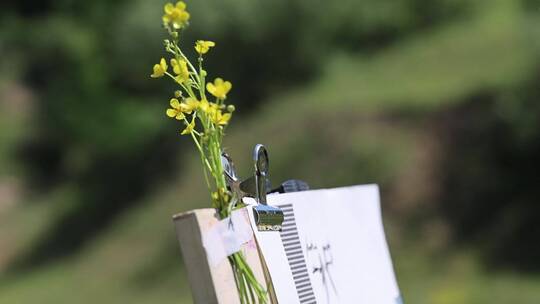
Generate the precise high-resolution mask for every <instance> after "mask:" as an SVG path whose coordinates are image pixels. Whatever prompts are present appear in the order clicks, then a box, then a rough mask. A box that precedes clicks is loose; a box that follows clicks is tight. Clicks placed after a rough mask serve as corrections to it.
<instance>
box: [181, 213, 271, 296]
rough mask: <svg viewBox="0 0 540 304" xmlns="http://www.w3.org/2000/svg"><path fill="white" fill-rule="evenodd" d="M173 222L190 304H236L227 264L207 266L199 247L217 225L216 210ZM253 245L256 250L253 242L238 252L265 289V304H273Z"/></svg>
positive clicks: (269, 288) (262, 261)
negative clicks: (266, 295) (191, 298)
mask: <svg viewBox="0 0 540 304" xmlns="http://www.w3.org/2000/svg"><path fill="white" fill-rule="evenodd" d="M173 221H174V224H175V229H176V235H177V238H178V241H179V243H180V248H181V251H182V256H183V257H184V264H185V265H186V268H187V272H188V279H189V284H190V287H191V292H192V294H193V299H194V302H195V303H196V304H199V303H200V304H218V303H219V304H240V298H239V295H238V292H237V287H236V284H235V280H234V274H233V270H232V267H231V265H230V264H229V261H228V260H227V259H225V260H223V261H222V262H221V263H219V264H218V265H217V266H211V265H210V263H209V261H208V258H207V255H206V251H205V248H204V246H203V239H202V238H203V235H204V234H205V233H206V232H207V231H209V230H210V228H211V227H212V226H213V225H215V224H216V223H218V221H219V218H218V216H217V213H216V210H215V209H211V208H207V209H197V210H192V211H188V212H184V213H180V214H176V215H174V216H173ZM254 244H255V246H256V242H255V240H253V242H252V243H251V244H249V243H248V244H245V245H244V246H243V248H242V251H243V252H244V255H245V257H246V261H247V262H248V264H249V265H250V266H251V269H252V270H253V273H254V275H255V277H256V278H257V281H258V282H260V283H261V284H262V285H263V286H266V287H267V288H268V290H269V298H270V300H269V301H268V303H277V300H276V299H275V295H274V292H273V290H272V288H271V285H272V284H271V283H270V282H271V280H270V278H269V276H268V271H265V270H264V269H265V266H264V260H263V259H261V256H260V254H259V250H258V249H257V248H258V246H256V247H257V248H253V245H254ZM249 246H251V247H249Z"/></svg>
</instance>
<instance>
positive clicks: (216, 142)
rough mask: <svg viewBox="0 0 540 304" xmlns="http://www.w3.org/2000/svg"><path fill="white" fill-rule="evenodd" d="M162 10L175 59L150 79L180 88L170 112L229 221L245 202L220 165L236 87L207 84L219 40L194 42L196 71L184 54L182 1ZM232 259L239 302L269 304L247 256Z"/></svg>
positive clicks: (163, 61) (215, 204)
mask: <svg viewBox="0 0 540 304" xmlns="http://www.w3.org/2000/svg"><path fill="white" fill-rule="evenodd" d="M163 11H164V15H163V17H162V22H163V27H164V28H165V29H166V30H167V32H168V34H169V36H170V38H169V39H165V40H164V46H165V51H166V52H167V54H168V55H169V57H170V58H167V59H166V58H161V59H160V60H159V62H158V63H157V64H155V65H154V66H153V69H152V74H151V75H150V77H152V78H162V77H165V76H166V77H168V78H170V79H171V80H172V81H173V82H174V83H175V85H177V86H178V88H177V89H176V90H175V91H174V97H172V98H171V99H170V100H169V108H167V109H166V111H165V114H166V116H168V117H170V118H172V119H175V120H176V121H179V122H180V123H181V124H182V127H181V128H180V130H179V134H181V135H186V136H189V137H191V138H192V140H193V142H194V144H195V146H196V147H197V150H198V151H199V155H200V158H201V163H202V165H203V170H204V176H205V180H206V184H207V186H208V190H209V192H210V198H211V200H212V207H214V208H216V209H217V210H218V213H219V215H220V216H221V218H225V217H228V216H229V215H230V213H231V212H232V210H233V209H234V208H235V206H236V205H237V203H240V202H238V198H237V197H235V195H234V194H233V193H231V192H230V191H229V190H228V189H227V184H226V181H225V177H224V175H223V164H222V163H221V153H222V142H223V136H224V135H225V129H226V127H227V126H228V124H229V122H230V120H231V118H232V115H233V112H234V110H235V107H234V105H231V104H226V103H225V101H226V99H227V94H228V93H229V91H230V90H231V88H232V84H231V82H229V81H226V80H223V79H222V78H220V77H216V78H215V79H214V80H213V81H211V82H208V83H207V82H206V77H207V72H206V70H205V69H204V66H203V62H204V56H206V55H207V54H208V53H209V51H210V50H211V49H212V48H213V47H215V46H216V43H215V42H213V41H207V40H197V41H196V42H195V44H194V46H193V48H194V49H195V52H196V53H197V55H198V56H197V67H195V66H194V65H193V64H192V63H191V61H190V60H189V59H188V57H187V56H186V55H185V53H184V52H183V51H182V48H181V44H180V38H181V36H182V31H183V30H185V29H186V27H187V26H188V25H189V20H190V17H191V15H190V14H189V12H188V11H187V6H186V4H185V3H184V2H183V1H178V2H176V3H175V4H173V3H167V4H165V6H164V8H163ZM191 51H193V49H191ZM169 67H170V69H169ZM207 93H208V96H207ZM208 97H210V99H209V98H208ZM229 261H230V263H231V265H232V268H233V270H234V272H235V279H236V285H237V288H238V292H239V295H240V302H241V303H266V302H267V292H266V291H265V289H264V288H263V287H262V286H261V284H260V283H259V282H257V280H256V279H255V276H254V275H253V272H252V270H251V268H250V267H249V265H248V264H247V262H246V260H245V258H244V256H243V254H242V253H241V252H237V253H234V254H233V255H231V256H229Z"/></svg>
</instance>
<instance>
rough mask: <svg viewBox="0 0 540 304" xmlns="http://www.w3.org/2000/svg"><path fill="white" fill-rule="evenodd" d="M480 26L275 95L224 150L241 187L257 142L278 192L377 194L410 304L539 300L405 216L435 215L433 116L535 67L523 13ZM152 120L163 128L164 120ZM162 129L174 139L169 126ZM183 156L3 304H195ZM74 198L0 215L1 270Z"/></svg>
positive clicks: (62, 192) (525, 282)
mask: <svg viewBox="0 0 540 304" xmlns="http://www.w3.org/2000/svg"><path fill="white" fill-rule="evenodd" d="M475 14H476V15H474V17H471V18H464V19H460V20H456V21H453V22H450V23H448V24H447V25H444V26H441V27H440V28H437V29H436V30H425V31H419V32H418V33H417V34H415V35H412V36H411V37H408V38H406V39H404V40H403V41H401V42H399V43H396V44H394V45H392V46H390V47H388V48H386V49H384V50H383V51H380V52H377V53H375V54H370V55H358V54H356V55H352V54H351V53H345V52H344V53H343V54H342V55H339V56H332V57H331V58H326V59H325V60H324V62H323V63H321V64H323V65H324V66H323V69H322V71H323V72H322V73H321V75H320V76H319V77H317V78H316V79H315V80H314V81H313V82H311V83H309V84H306V85H305V86H303V87H302V88H299V89H294V90H289V91H286V92H281V93H279V94H274V95H272V96H271V97H269V98H268V100H265V101H264V102H263V103H262V104H261V105H260V106H258V107H257V108H255V109H253V111H252V114H251V115H250V116H248V117H242V118H241V119H239V118H238V117H235V118H236V119H233V122H232V125H231V128H230V129H229V131H228V135H227V137H226V143H225V144H226V146H227V147H228V152H229V153H230V154H231V155H232V156H233V157H234V159H235V160H236V163H237V166H239V168H238V170H239V172H240V174H241V175H242V176H245V175H246V174H247V172H249V169H248V168H249V162H248V159H249V155H250V151H251V148H252V147H253V145H254V144H256V143H259V142H260V143H264V144H266V145H267V147H268V149H269V153H270V160H271V164H270V166H271V169H270V172H271V177H272V179H273V180H274V182H278V181H281V180H284V179H287V178H300V179H305V180H307V181H308V182H309V183H310V184H311V186H312V187H313V188H321V187H334V186H342V185H352V184H361V183H371V182H377V183H380V184H381V186H382V190H383V195H382V199H383V211H384V217H385V218H384V219H385V222H386V223H385V224H386V230H387V233H388V239H389V245H390V251H391V253H392V256H393V259H394V265H395V267H396V272H397V277H398V282H399V285H400V287H401V289H402V292H403V295H404V300H405V303H415V304H424V303H425V304H444V303H449V304H450V303H464V304H466V303H471V304H473V303H490V304H494V303H501V304H502V303H524V304H525V303H535V302H536V301H537V299H538V298H539V297H540V288H539V286H540V277H538V276H537V275H534V274H531V275H527V276H524V275H521V274H517V273H513V272H512V271H509V270H508V271H507V270H494V271H489V272H488V271H486V269H485V268H483V266H482V264H480V263H479V262H478V261H479V259H480V256H479V254H478V253H477V252H476V249H475V248H469V246H464V247H462V248H457V249H454V248H452V249H448V248H447V247H445V246H446V245H445V243H444V240H442V239H444V238H445V237H448V233H447V232H446V229H447V228H445V226H444V223H443V224H441V222H443V221H442V220H441V219H440V218H435V219H434V220H430V221H427V224H426V223H424V224H422V225H420V224H418V221H417V220H418V218H421V215H420V216H417V215H414V216H413V215H411V214H413V213H415V212H413V211H414V208H433V206H432V205H433V204H434V202H433V201H431V199H432V196H430V195H431V191H434V190H433V188H434V187H436V186H437V184H436V183H432V180H431V178H432V176H433V174H434V171H436V168H434V167H433V166H432V165H433V164H436V162H437V159H438V153H440V151H438V150H437V149H435V148H434V149H431V148H430V147H433V145H434V143H437V142H438V138H436V133H433V132H432V131H433V129H432V127H433V125H434V122H436V121H437V118H438V117H439V116H440V115H441V113H444V112H445V111H447V110H448V109H452V108H453V107H456V106H459V105H460V104H462V103H464V102H465V101H466V100H467V99H468V98H470V97H471V96H474V95H475V94H478V93H479V92H482V91H485V90H495V91H497V90H505V89H506V88H512V87H514V86H516V84H518V83H520V82H522V81H523V79H527V78H528V77H531V74H532V73H533V69H534V67H537V66H538V65H537V62H536V60H537V58H538V56H537V53H535V50H534V49H533V48H531V45H530V39H529V35H530V33H529V31H528V30H527V29H526V27H524V24H531V23H530V22H532V21H530V20H529V19H528V17H527V16H524V15H523V13H521V11H520V10H519V9H518V6H517V4H514V2H513V1H498V2H494V3H492V4H490V8H489V9H485V10H482V11H481V13H480V12H478V13H475ZM509 54H511V55H509ZM141 77H142V76H141ZM235 90H242V83H235ZM164 107H165V104H164ZM149 111H151V114H152V115H155V116H163V119H164V120H165V119H166V118H165V117H164V115H163V109H153V108H152V109H150V110H149ZM0 115H4V114H3V113H2V114H0ZM8 122H9V121H8V120H0V124H2V125H4V124H8ZM169 127H170V130H171V132H175V128H176V126H175V125H174V124H173V123H172V122H171V123H170V124H169ZM0 132H5V131H0ZM178 140H187V139H185V138H179V139H178ZM6 142H7V141H6ZM185 147H186V148H185V149H184V150H182V151H180V153H179V154H178V155H170V157H175V158H181V162H182V165H183V166H182V167H181V168H180V167H174V166H172V167H169V168H168V170H171V171H177V170H178V171H180V172H181V173H180V174H178V175H177V176H176V177H175V178H171V179H170V180H168V181H167V182H162V183H160V184H159V185H158V186H157V187H156V188H155V189H154V190H153V191H152V193H151V194H150V195H147V196H146V197H143V198H142V199H141V200H142V201H141V202H140V203H139V204H138V205H137V206H135V207H133V208H131V209H130V210H129V212H125V213H124V214H122V215H121V216H120V217H118V218H116V219H114V223H113V224H112V225H110V226H109V227H110V228H109V229H108V230H107V231H105V233H102V234H100V235H98V236H97V237H96V238H94V239H93V240H92V241H91V242H89V243H88V244H86V245H85V246H84V247H83V248H82V250H81V251H79V252H78V253H76V254H74V255H71V256H69V257H68V258H64V259H61V260H58V261H55V262H53V263H49V264H46V265H44V266H40V267H37V268H30V269H28V270H25V271H4V272H1V273H0V303H6V304H7V303H34V302H38V303H81V304H85V303H101V302H103V303H190V302H191V295H190V291H189V286H188V284H187V277H186V273H185V270H184V266H183V263H189V261H182V259H181V256H180V252H179V249H178V244H177V242H176V239H175V236H174V230H173V225H172V221H171V216H172V215H173V214H174V213H177V212H181V211H185V210H189V209H193V208H200V207H206V206H208V203H207V197H206V192H205V189H204V187H203V186H204V183H203V177H202V176H201V172H200V170H199V169H200V168H199V164H198V159H197V157H196V155H195V154H194V151H193V149H190V148H189V149H188V146H187V145H186V146H185ZM0 149H3V145H0ZM1 161H2V162H6V161H4V160H1ZM6 168H7V167H6ZM290 168H294V170H293V172H294V176H291V175H290V174H291V173H290V172H291V170H290ZM76 187H77V186H76V185H73V184H70V183H65V184H64V185H63V186H62V187H60V188H58V189H56V190H55V191H53V192H50V193H47V195H44V196H39V197H35V198H33V200H35V202H33V203H32V204H18V205H16V206H14V207H10V208H9V209H6V210H7V211H4V213H1V212H0V269H2V268H3V269H7V267H8V266H9V265H8V264H7V263H8V261H12V260H13V258H14V257H15V256H16V255H18V254H19V253H20V252H24V251H25V250H26V249H27V248H30V247H31V244H32V243H34V242H36V241H37V240H38V238H39V237H40V236H41V232H42V231H44V230H47V229H48V228H49V227H50V226H51V225H52V224H53V223H54V222H55V220H56V219H57V218H58V217H59V216H60V213H61V212H60V211H62V210H65V209H66V208H70V206H71V200H72V198H73V195H74V194H73V193H74V192H76V191H77V189H76ZM411 204H412V205H411ZM411 209H412V210H413V211H411ZM420 213H421V212H420Z"/></svg>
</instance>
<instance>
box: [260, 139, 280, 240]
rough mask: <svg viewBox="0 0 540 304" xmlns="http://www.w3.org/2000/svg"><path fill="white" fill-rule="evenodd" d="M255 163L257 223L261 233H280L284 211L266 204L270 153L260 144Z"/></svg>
mask: <svg viewBox="0 0 540 304" xmlns="http://www.w3.org/2000/svg"><path fill="white" fill-rule="evenodd" d="M253 160H254V162H255V194H256V196H255V199H256V200H257V206H255V207H253V212H254V216H255V223H256V224H257V228H258V229H259V231H280V230H281V225H282V224H283V219H284V215H283V211H281V209H279V208H276V207H272V206H268V205H267V204H266V193H267V191H268V190H267V189H268V188H267V185H268V153H267V152H266V149H265V148H264V146H263V145H261V144H258V145H256V146H255V149H254V151H253Z"/></svg>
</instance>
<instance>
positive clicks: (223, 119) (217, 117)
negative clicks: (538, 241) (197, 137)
mask: <svg viewBox="0 0 540 304" xmlns="http://www.w3.org/2000/svg"><path fill="white" fill-rule="evenodd" d="M231 116H232V114H231V113H225V114H223V113H222V112H221V110H219V109H216V111H214V112H213V113H212V115H211V116H210V119H211V120H212V122H213V123H215V124H216V125H220V126H224V125H226V124H227V123H229V120H230V119H231Z"/></svg>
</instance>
